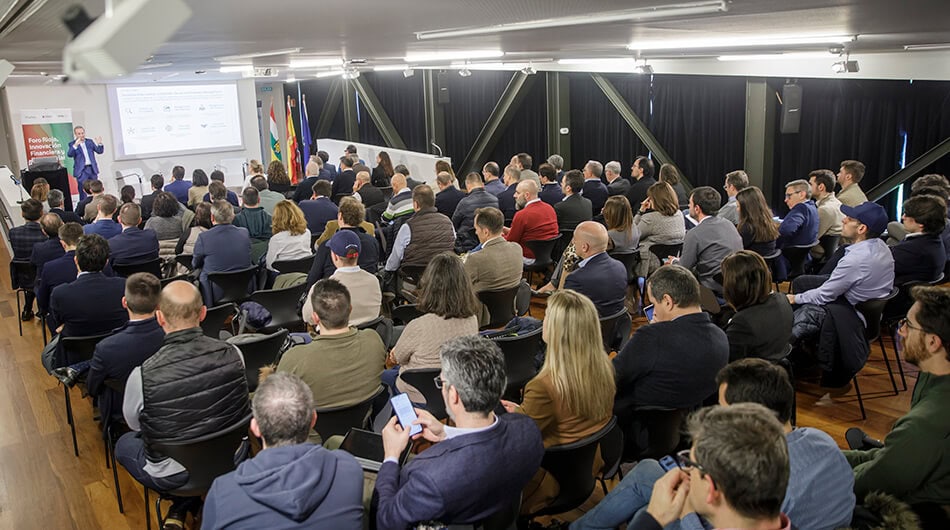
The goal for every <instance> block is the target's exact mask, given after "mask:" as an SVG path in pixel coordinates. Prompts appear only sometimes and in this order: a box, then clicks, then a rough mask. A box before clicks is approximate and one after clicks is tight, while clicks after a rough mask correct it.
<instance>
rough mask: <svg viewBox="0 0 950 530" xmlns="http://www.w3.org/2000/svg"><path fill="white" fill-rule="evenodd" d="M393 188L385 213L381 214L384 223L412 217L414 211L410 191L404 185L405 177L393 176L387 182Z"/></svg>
mask: <svg viewBox="0 0 950 530" xmlns="http://www.w3.org/2000/svg"><path fill="white" fill-rule="evenodd" d="M389 183H390V185H392V187H393V196H392V198H391V199H389V204H387V205H386V211H385V212H383V219H384V220H385V221H393V220H394V219H396V218H397V217H403V216H407V215H412V214H413V213H414V212H415V209H414V208H413V207H412V190H411V189H409V186H408V184H407V183H406V176H405V175H403V174H402V173H395V174H393V178H392V179H390V181H389Z"/></svg>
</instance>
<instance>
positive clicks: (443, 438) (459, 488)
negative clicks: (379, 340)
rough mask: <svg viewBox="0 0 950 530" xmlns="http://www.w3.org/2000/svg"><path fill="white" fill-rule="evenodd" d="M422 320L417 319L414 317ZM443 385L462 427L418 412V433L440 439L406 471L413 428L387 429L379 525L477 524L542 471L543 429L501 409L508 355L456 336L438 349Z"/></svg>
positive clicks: (389, 528)
mask: <svg viewBox="0 0 950 530" xmlns="http://www.w3.org/2000/svg"><path fill="white" fill-rule="evenodd" d="M413 322H415V321H413ZM439 355H440V364H441V367H442V372H441V374H440V375H439V379H438V380H437V383H436V384H437V385H438V386H439V387H440V388H441V389H442V399H443V400H444V401H445V408H446V411H447V412H448V414H449V417H451V418H452V419H453V420H454V423H455V427H447V426H444V425H442V423H440V422H439V421H438V420H436V419H435V418H434V417H433V416H432V415H431V414H429V413H428V412H426V411H424V410H417V414H418V415H419V419H418V420H417V423H418V424H419V425H422V433H421V434H420V435H419V437H421V438H424V439H425V440H427V441H429V442H432V443H434V444H435V445H433V446H432V447H430V448H429V449H427V450H426V451H424V452H422V453H419V455H417V456H416V457H415V458H414V459H412V460H411V461H410V462H409V464H407V465H406V466H405V467H404V468H403V469H402V470H401V471H400V469H399V463H398V462H399V460H398V458H399V455H400V454H402V452H403V449H404V448H405V447H406V445H407V444H408V442H409V429H408V427H409V426H406V428H403V427H400V425H399V424H398V421H397V419H396V418H395V417H393V419H391V420H390V421H389V423H388V424H387V425H386V427H385V428H384V429H383V433H382V434H383V447H384V456H385V460H384V462H383V465H382V467H381V468H380V469H379V474H378V476H377V479H376V495H377V498H378V501H379V502H378V507H377V510H376V526H377V528H379V529H380V530H395V529H400V530H401V529H403V528H407V527H409V526H412V525H414V524H415V523H418V522H424V521H436V520H437V521H439V523H441V524H470V523H476V522H478V521H481V520H483V519H485V518H486V517H489V516H491V515H494V514H496V513H498V512H500V511H503V510H508V509H510V508H511V506H512V505H514V504H515V503H517V502H518V501H519V499H520V497H521V492H522V489H523V488H524V487H525V485H526V484H527V483H528V481H529V480H530V479H531V477H532V476H533V475H534V474H535V472H536V471H537V470H538V466H539V465H540V463H541V458H542V456H543V455H544V447H543V445H542V441H541V433H540V432H539V431H538V427H537V426H536V425H535V423H534V422H533V421H532V420H531V419H530V418H528V417H526V416H524V415H521V414H504V415H501V416H497V415H496V414H495V413H494V409H495V407H497V406H498V401H499V399H501V395H502V392H503V391H504V389H505V360H504V357H503V356H502V354H501V351H500V350H499V349H498V346H496V345H495V344H493V343H492V342H491V341H490V340H488V339H484V338H480V337H464V338H457V339H454V340H450V341H448V342H446V343H445V344H443V345H442V346H441V350H440V352H439Z"/></svg>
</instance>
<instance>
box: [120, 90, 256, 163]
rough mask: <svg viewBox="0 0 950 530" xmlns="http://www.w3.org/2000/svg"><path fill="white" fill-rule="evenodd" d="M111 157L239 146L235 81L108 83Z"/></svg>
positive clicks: (203, 150) (164, 154)
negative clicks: (111, 133)
mask: <svg viewBox="0 0 950 530" xmlns="http://www.w3.org/2000/svg"><path fill="white" fill-rule="evenodd" d="M108 92H109V109H110V112H111V118H112V131H113V133H114V141H115V142H116V144H117V145H116V159H117V160H128V159H132V158H157V157H164V156H169V155H187V154H198V153H213V152H220V151H234V150H240V149H243V148H244V141H243V139H242V138H241V118H240V112H239V108H238V91H237V85H236V84H233V83H230V84H206V85H191V84H189V85H134V86H132V85H130V86H126V85H112V86H110V87H109V90H108Z"/></svg>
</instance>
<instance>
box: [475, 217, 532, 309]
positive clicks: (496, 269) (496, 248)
mask: <svg viewBox="0 0 950 530" xmlns="http://www.w3.org/2000/svg"><path fill="white" fill-rule="evenodd" d="M504 223H505V216H504V215H503V214H502V213H501V210H499V209H498V208H492V207H489V208H479V209H478V210H475V228H474V230H475V236H476V237H477V238H478V242H479V245H480V246H481V248H480V249H479V250H478V251H473V252H471V253H469V255H468V257H467V258H466V259H465V271H466V272H468V276H469V278H470V279H471V280H472V288H473V289H474V290H475V292H476V293H480V292H482V291H501V290H505V289H512V288H514V287H517V286H518V285H519V284H520V283H521V271H522V267H523V264H522V261H521V246H519V245H518V244H517V243H512V242H510V241H505V238H504V236H502V235H501V233H502V229H503V228H504V226H505V225H504ZM490 316H491V315H489V314H488V308H487V307H485V306H484V305H483V306H482V313H481V317H480V318H479V319H478V323H479V325H480V326H484V325H487V324H488V323H489V322H490Z"/></svg>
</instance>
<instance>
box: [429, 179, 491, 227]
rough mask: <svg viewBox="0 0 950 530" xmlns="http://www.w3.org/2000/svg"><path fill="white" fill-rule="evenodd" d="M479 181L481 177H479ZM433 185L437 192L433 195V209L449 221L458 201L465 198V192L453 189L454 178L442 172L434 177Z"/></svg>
mask: <svg viewBox="0 0 950 530" xmlns="http://www.w3.org/2000/svg"><path fill="white" fill-rule="evenodd" d="M479 180H481V177H479ZM435 185H436V186H438V188H439V191H438V192H437V193H436V194H435V209H436V210H438V212H439V213H440V214H442V215H444V216H446V217H448V218H449V219H451V218H452V215H454V214H455V209H456V208H457V207H458V204H459V201H461V200H462V198H464V197H465V192H463V191H462V190H460V189H458V188H457V187H455V177H454V176H452V174H450V173H448V172H446V171H442V172H440V173H439V174H438V175H436V177H435Z"/></svg>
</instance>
